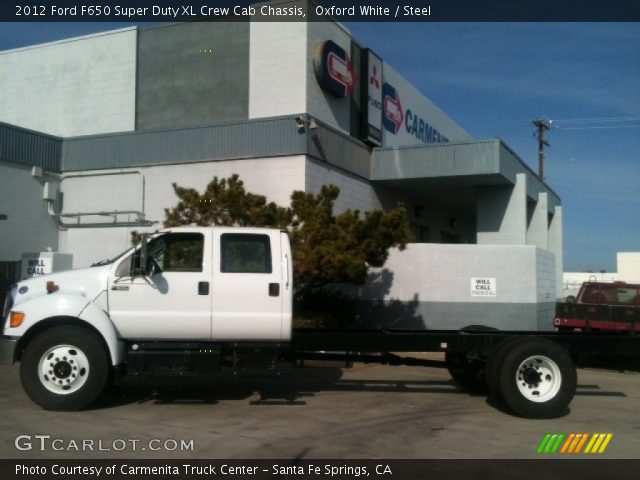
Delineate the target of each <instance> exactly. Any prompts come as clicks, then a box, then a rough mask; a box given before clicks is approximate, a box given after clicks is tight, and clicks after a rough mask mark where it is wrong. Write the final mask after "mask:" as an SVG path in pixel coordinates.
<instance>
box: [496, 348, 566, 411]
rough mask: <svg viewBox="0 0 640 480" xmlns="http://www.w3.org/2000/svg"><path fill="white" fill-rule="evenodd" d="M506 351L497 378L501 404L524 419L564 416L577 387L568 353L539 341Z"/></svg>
mask: <svg viewBox="0 0 640 480" xmlns="http://www.w3.org/2000/svg"><path fill="white" fill-rule="evenodd" d="M506 350H507V351H506V354H505V355H504V359H503V361H502V363H501V365H500V366H499V369H500V373H499V379H498V381H499V394H500V398H501V399H502V400H503V401H504V403H505V405H506V406H507V407H509V408H510V409H511V410H513V411H514V412H515V413H516V414H518V415H521V416H523V417H526V418H556V417H560V416H563V415H565V414H566V413H567V411H568V408H567V407H568V405H569V403H570V402H571V400H572V399H573V396H574V394H575V391H576V384H577V375H576V368H575V365H574V364H573V361H572V360H571V356H570V355H569V353H568V352H567V351H566V350H565V349H564V348H563V347H561V346H560V345H558V344H556V343H554V342H551V341H549V340H545V339H539V338H526V339H524V340H523V341H521V342H515V343H514V344H512V345H511V348H508V349H506Z"/></svg>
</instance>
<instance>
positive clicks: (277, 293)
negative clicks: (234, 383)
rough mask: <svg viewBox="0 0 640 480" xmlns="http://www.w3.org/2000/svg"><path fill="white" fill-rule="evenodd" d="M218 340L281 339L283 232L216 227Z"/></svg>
mask: <svg viewBox="0 0 640 480" xmlns="http://www.w3.org/2000/svg"><path fill="white" fill-rule="evenodd" d="M214 237H215V240H214V252H213V264H214V267H213V268H214V273H213V284H212V295H213V322H212V337H213V339H214V340H281V336H282V332H281V329H282V298H283V285H282V262H281V247H280V232H278V231H267V230H243V231H238V230H235V231H234V230H231V229H227V230H226V229H220V230H214Z"/></svg>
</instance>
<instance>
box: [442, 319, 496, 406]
mask: <svg viewBox="0 0 640 480" xmlns="http://www.w3.org/2000/svg"><path fill="white" fill-rule="evenodd" d="M460 330H461V331H463V332H468V333H473V332H497V331H498V329H497V328H494V327H488V326H486V325H467V326H466V327H463V328H461V329H460ZM485 359H486V354H484V352H481V351H474V352H466V353H452V352H446V353H445V355H444V360H445V364H446V366H447V370H449V374H450V375H451V378H453V380H454V381H455V382H456V383H457V384H459V385H460V386H462V387H464V388H465V389H467V390H469V391H470V392H472V393H477V394H480V395H486V394H487V393H488V392H489V389H488V387H487V378H486V375H485V372H486V368H485V365H486V362H485V361H484V360H485Z"/></svg>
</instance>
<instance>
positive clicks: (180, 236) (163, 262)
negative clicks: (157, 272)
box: [148, 233, 204, 272]
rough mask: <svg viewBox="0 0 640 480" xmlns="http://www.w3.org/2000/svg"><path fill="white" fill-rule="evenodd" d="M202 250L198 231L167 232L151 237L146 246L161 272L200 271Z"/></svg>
mask: <svg viewBox="0 0 640 480" xmlns="http://www.w3.org/2000/svg"><path fill="white" fill-rule="evenodd" d="M203 251H204V237H203V236H202V234H200V233H169V234H167V235H162V236H161V237H158V238H155V239H153V240H152V241H151V242H150V243H149V247H148V252H149V254H150V255H151V256H152V257H153V259H154V260H155V261H156V263H157V264H158V266H159V267H160V268H161V269H162V271H163V272H201V271H202V254H203Z"/></svg>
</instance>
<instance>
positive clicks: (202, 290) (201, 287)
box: [198, 282, 209, 295]
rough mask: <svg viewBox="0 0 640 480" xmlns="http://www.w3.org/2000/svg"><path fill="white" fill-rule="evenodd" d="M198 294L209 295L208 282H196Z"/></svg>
mask: <svg viewBox="0 0 640 480" xmlns="http://www.w3.org/2000/svg"><path fill="white" fill-rule="evenodd" d="M198 295H209V282H198Z"/></svg>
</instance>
